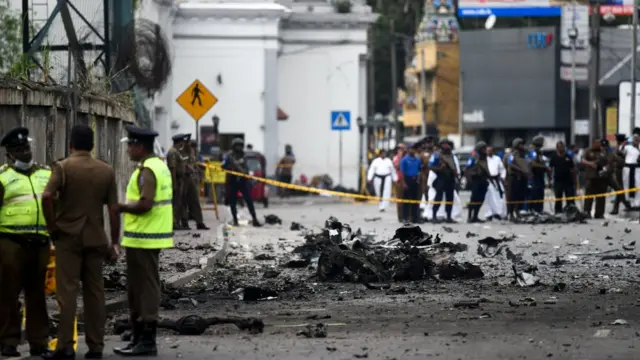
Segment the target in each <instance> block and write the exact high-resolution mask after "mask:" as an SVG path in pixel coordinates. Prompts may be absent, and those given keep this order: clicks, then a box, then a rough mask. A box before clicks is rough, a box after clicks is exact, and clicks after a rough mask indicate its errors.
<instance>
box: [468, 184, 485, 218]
mask: <svg viewBox="0 0 640 360" xmlns="http://www.w3.org/2000/svg"><path fill="white" fill-rule="evenodd" d="M488 188H489V183H488V182H487V180H484V179H481V180H473V181H472V182H471V204H469V209H470V210H476V211H480V208H481V207H482V203H483V202H484V198H485V197H486V196H487V189H488ZM476 215H477V214H476Z"/></svg>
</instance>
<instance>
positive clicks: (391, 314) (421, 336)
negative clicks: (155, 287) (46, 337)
mask: <svg viewBox="0 0 640 360" xmlns="http://www.w3.org/2000/svg"><path fill="white" fill-rule="evenodd" d="M258 212H259V214H260V215H267V214H274V215H277V216H278V217H279V218H281V219H282V222H283V223H282V224H281V225H270V226H265V227H264V228H259V229H255V228H252V227H247V226H241V227H238V228H235V229H233V230H232V231H231V234H230V239H229V241H230V244H231V245H233V246H232V248H233V249H234V250H233V254H232V255H231V256H230V257H228V259H227V261H228V264H227V265H226V266H225V267H223V268H220V269H217V270H216V271H217V273H218V274H226V276H227V278H229V279H231V280H227V281H233V279H234V278H239V279H241V280H237V282H244V283H243V284H237V286H239V285H249V284H251V282H252V281H255V283H260V281H261V280H260V279H259V278H257V277H253V278H251V277H252V276H253V275H251V276H250V277H249V279H247V278H246V277H245V278H242V276H241V275H242V274H243V273H251V274H253V273H252V271H258V272H259V271H262V270H261V269H263V268H265V267H268V266H270V265H269V264H270V263H269V262H266V263H265V262H264V261H256V260H254V259H253V258H254V256H255V255H256V254H262V253H268V254H273V255H275V257H276V258H281V257H286V256H287V255H288V253H289V252H290V250H291V249H292V248H293V246H295V245H298V244H301V243H302V242H303V239H302V237H301V236H300V234H299V232H298V231H291V230H289V227H290V225H291V222H293V221H295V222H298V223H301V224H302V225H304V226H306V227H308V228H314V227H317V228H319V227H322V225H323V224H324V221H325V220H326V218H328V217H329V216H330V215H332V216H335V217H337V218H338V219H339V220H341V221H343V222H345V223H349V224H350V225H351V227H352V228H353V229H357V228H361V229H362V231H363V232H366V233H374V234H376V237H377V238H378V239H388V238H390V237H391V236H392V235H393V233H394V231H395V229H396V228H397V227H398V226H399V224H398V223H397V220H396V216H395V212H394V210H393V209H389V211H388V212H384V213H380V212H378V211H377V208H376V206H375V205H371V204H349V203H337V204H336V203H334V204H332V203H330V202H327V201H322V202H321V203H320V202H318V203H314V202H313V200H310V201H307V202H296V204H295V205H286V204H281V205H275V206H272V207H271V208H269V209H266V210H265V209H262V208H260V207H259V208H258ZM207 216H209V217H211V216H213V215H212V213H208V214H207ZM376 218H378V219H376ZM422 228H423V230H424V231H425V232H438V233H441V234H442V235H443V241H450V242H461V243H465V244H467V245H469V250H468V251H467V252H464V253H461V254H459V255H458V256H459V258H460V259H461V260H466V261H471V262H474V263H476V264H478V265H480V266H481V267H482V269H483V270H484V271H485V278H484V279H481V280H474V281H471V280H469V281H450V282H440V283H434V282H432V281H423V282H420V283H398V284H395V285H394V287H393V290H394V291H385V290H367V289H366V288H364V287H363V286H362V285H360V284H329V285H325V284H316V283H310V284H308V286H307V288H305V289H304V291H302V290H301V292H304V293H305V296H301V297H298V298H291V297H286V296H283V297H282V298H279V299H275V300H273V301H260V302H242V301H239V300H237V299H234V298H230V297H219V296H218V295H216V296H214V297H211V298H208V299H205V300H204V301H201V302H200V303H199V304H198V305H197V306H195V307H194V306H192V305H190V304H189V305H184V306H182V305H181V306H179V307H178V309H176V310H172V311H163V312H162V316H163V317H166V318H173V319H177V318H179V317H180V316H183V315H186V314H197V315H200V316H203V317H207V316H223V315H238V316H255V317H260V318H262V319H263V320H264V322H265V324H266V327H265V331H264V333H263V334H260V335H250V334H248V333H244V332H240V331H239V330H237V329H236V328H235V327H234V326H232V325H229V326H227V325H225V326H215V327H211V328H210V329H209V330H207V332H206V333H205V335H202V336H196V337H181V336H176V335H174V334H172V333H170V332H166V333H165V332H163V333H161V334H160V336H159V344H160V356H159V358H160V359H176V358H185V359H225V360H226V359H229V360H231V359H271V358H274V359H282V360H289V359H290V360H299V359H309V360H319V359H356V358H368V359H398V360H399V359H428V358H438V359H465V360H467V359H491V360H494V359H549V358H551V359H580V360H587V359H593V360H602V359H620V360H629V359H638V358H640V355H639V354H640V349H638V348H636V346H640V342H639V341H640V328H639V327H638V324H639V321H640V291H639V290H638V283H639V281H640V277H639V276H638V270H639V269H640V268H639V266H640V265H638V264H636V260H635V259H625V260H603V259H602V257H603V256H606V255H612V254H624V255H625V256H627V257H631V256H634V255H636V254H637V251H636V249H635V246H632V245H631V242H632V241H633V240H636V239H637V237H638V236H637V234H638V233H639V232H640V228H639V225H638V223H637V222H630V221H628V220H626V219H622V218H618V217H616V218H609V219H606V220H592V221H589V222H588V223H587V224H567V225H514V224H508V223H487V224H465V223H460V224H455V225H446V227H445V226H443V225H431V224H425V225H422ZM468 233H472V234H475V236H471V237H469V235H468ZM503 234H504V235H510V234H514V235H516V239H515V240H514V241H513V242H512V243H509V247H510V248H511V250H512V251H513V252H516V253H518V254H521V255H522V256H523V258H524V259H525V260H527V261H529V262H531V263H534V264H536V265H537V266H538V268H539V273H538V275H539V276H540V279H541V282H542V285H540V286H536V287H524V288H523V287H518V286H517V285H515V284H513V275H512V273H511V270H510V267H509V264H508V263H507V262H506V261H505V260H504V258H500V257H496V258H483V257H481V256H480V255H478V254H477V253H476V251H475V248H476V246H477V240H478V239H481V238H483V237H486V236H494V237H496V236H500V235H503ZM623 246H626V247H627V249H628V250H625V249H623ZM629 249H630V250H629ZM275 262H277V260H275ZM274 266H275V265H274ZM215 279H218V280H215V281H222V280H220V279H222V278H220V277H217V278H215ZM207 281H209V280H207ZM247 282H248V283H247ZM560 284H564V285H563V286H561V287H560V286H559V285H560ZM470 301H471V302H472V303H473V306H471V308H469V307H464V306H463V307H461V306H460V304H461V302H465V303H469V302H470ZM317 323H324V324H326V325H328V334H327V337H326V338H311V339H309V338H306V337H302V336H298V335H297V333H298V332H299V331H300V330H301V329H303V327H304V325H305V324H317ZM118 344H120V341H119V339H118V337H117V336H109V337H108V339H107V342H106V348H107V351H108V352H109V351H110V349H111V348H113V347H114V346H117V345H118ZM80 348H81V349H80V351H83V350H82V349H83V345H81V346H80ZM109 357H114V358H115V357H116V356H115V355H109Z"/></svg>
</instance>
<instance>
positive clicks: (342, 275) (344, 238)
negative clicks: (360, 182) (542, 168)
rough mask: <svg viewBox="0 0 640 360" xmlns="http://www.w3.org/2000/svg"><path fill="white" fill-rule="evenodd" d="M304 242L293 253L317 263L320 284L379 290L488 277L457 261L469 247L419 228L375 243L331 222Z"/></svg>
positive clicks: (399, 231)
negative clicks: (406, 283) (353, 284)
mask: <svg viewBox="0 0 640 360" xmlns="http://www.w3.org/2000/svg"><path fill="white" fill-rule="evenodd" d="M304 237H305V240H306V242H305V244H303V245H301V246H298V247H296V248H295V249H294V250H293V254H294V255H295V256H297V257H298V258H299V259H300V260H302V261H305V262H307V263H309V264H314V263H315V264H317V267H316V273H315V276H316V277H317V279H318V280H320V281H332V282H358V283H363V284H365V285H366V286H367V287H369V288H377V287H379V286H383V287H384V286H385V284H389V283H391V282H393V281H417V280H423V279H433V280H453V279H477V278H481V277H483V276H484V274H483V272H482V270H481V269H480V267H478V266H477V265H474V264H471V263H460V262H459V261H458V260H456V259H455V254H456V253H458V252H463V251H466V250H467V246H466V245H464V244H461V243H448V242H442V239H441V237H440V235H439V234H436V235H433V234H428V233H424V232H423V231H422V230H421V228H420V227H419V226H412V225H406V226H403V227H401V228H399V229H397V230H396V232H395V234H394V236H393V238H392V239H390V240H387V241H376V240H375V237H374V236H373V235H367V234H363V233H362V231H361V230H360V229H358V230H357V231H352V229H351V227H350V226H349V225H348V224H344V223H341V222H340V221H339V220H338V219H336V218H334V217H330V218H329V219H327V221H326V222H325V226H324V228H323V229H322V230H321V231H320V232H306V233H305V234H304ZM380 284H382V285H380Z"/></svg>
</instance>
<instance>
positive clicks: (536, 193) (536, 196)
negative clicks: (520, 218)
mask: <svg viewBox="0 0 640 360" xmlns="http://www.w3.org/2000/svg"><path fill="white" fill-rule="evenodd" d="M528 199H529V200H531V202H530V203H529V210H531V211H535V212H537V213H541V212H542V211H543V210H544V202H543V200H544V180H542V181H535V180H534V182H533V185H532V186H531V190H530V191H529V197H528Z"/></svg>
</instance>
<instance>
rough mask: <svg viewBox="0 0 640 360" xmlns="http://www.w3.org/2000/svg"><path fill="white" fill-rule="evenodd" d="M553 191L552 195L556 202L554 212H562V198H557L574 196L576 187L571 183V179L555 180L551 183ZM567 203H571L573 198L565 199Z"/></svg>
mask: <svg viewBox="0 0 640 360" xmlns="http://www.w3.org/2000/svg"><path fill="white" fill-rule="evenodd" d="M553 192H554V195H555V197H556V204H555V209H554V210H555V212H556V214H559V213H561V212H562V209H563V206H562V203H563V201H562V200H558V199H562V198H563V197H573V196H576V187H575V186H574V184H573V181H571V180H560V181H558V180H556V181H555V182H554V183H553ZM565 202H566V204H567V205H573V204H574V203H575V201H574V200H566V201H565Z"/></svg>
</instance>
